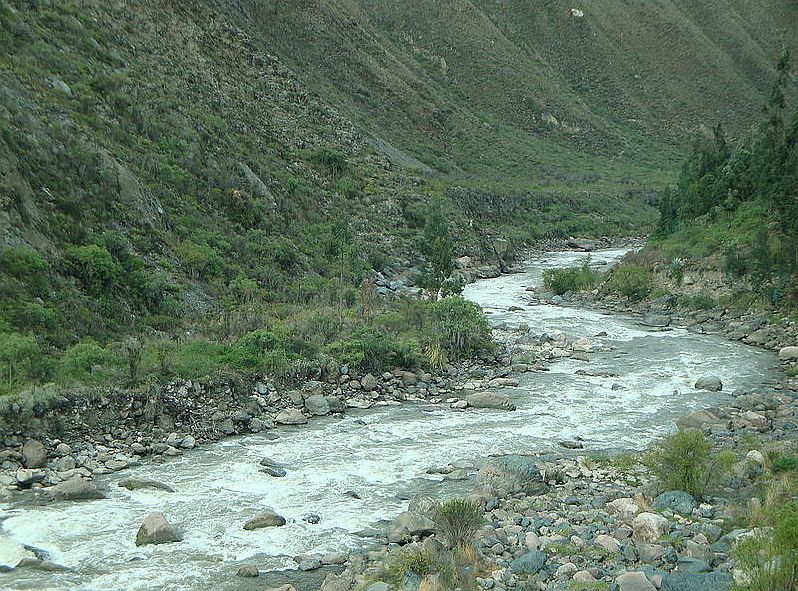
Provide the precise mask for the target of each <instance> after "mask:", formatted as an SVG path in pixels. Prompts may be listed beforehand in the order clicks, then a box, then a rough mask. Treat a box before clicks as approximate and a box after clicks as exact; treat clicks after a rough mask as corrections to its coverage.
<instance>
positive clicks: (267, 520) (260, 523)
mask: <svg viewBox="0 0 798 591" xmlns="http://www.w3.org/2000/svg"><path fill="white" fill-rule="evenodd" d="M285 523H286V522H285V517H283V516H282V515H279V514H277V513H275V512H274V511H264V512H263V513H258V514H257V515H256V516H255V517H253V518H252V519H250V520H249V521H247V522H246V523H245V524H244V529H246V530H253V529H262V528H264V527H282V526H283V525H285Z"/></svg>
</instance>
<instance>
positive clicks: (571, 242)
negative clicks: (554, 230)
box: [568, 238, 598, 252]
mask: <svg viewBox="0 0 798 591" xmlns="http://www.w3.org/2000/svg"><path fill="white" fill-rule="evenodd" d="M568 246H569V247H570V248H575V249H577V250H583V251H585V252H592V251H594V250H596V248H598V246H597V244H596V242H595V241H594V240H588V239H586V238H569V239H568Z"/></svg>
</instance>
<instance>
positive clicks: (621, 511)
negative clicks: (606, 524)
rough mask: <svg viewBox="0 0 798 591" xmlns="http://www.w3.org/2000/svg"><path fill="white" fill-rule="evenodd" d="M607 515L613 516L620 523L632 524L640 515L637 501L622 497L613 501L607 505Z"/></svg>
mask: <svg viewBox="0 0 798 591" xmlns="http://www.w3.org/2000/svg"><path fill="white" fill-rule="evenodd" d="M606 510H607V513H609V514H610V515H615V516H616V517H617V518H618V519H620V520H621V521H624V522H626V523H632V521H633V520H634V518H635V517H637V515H638V514H639V513H640V507H638V505H637V501H635V500H634V499H632V498H628V497H624V498H620V499H615V500H614V501H610V502H609V503H607V507H606Z"/></svg>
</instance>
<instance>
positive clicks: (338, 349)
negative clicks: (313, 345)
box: [326, 327, 419, 373]
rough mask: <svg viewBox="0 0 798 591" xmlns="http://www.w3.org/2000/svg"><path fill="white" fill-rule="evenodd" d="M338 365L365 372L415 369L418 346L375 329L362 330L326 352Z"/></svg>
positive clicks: (333, 345)
mask: <svg viewBox="0 0 798 591" xmlns="http://www.w3.org/2000/svg"><path fill="white" fill-rule="evenodd" d="M326 352H327V354H328V355H330V356H331V357H333V358H334V359H336V360H337V361H338V362H339V363H342V364H344V365H348V366H349V367H350V368H356V369H359V370H361V371H366V372H372V373H374V372H382V371H387V370H391V369H394V368H397V367H404V368H412V367H415V366H417V365H418V361H419V353H418V345H417V344H416V343H413V342H402V341H400V340H398V338H397V337H395V336H392V335H389V334H386V333H385V332H383V331H381V330H379V329H377V328H376V327H364V328H361V329H359V330H357V331H356V332H355V333H354V334H353V335H352V336H351V337H349V338H347V339H345V340H342V341H336V342H334V343H332V344H330V345H329V346H328V347H327V348H326Z"/></svg>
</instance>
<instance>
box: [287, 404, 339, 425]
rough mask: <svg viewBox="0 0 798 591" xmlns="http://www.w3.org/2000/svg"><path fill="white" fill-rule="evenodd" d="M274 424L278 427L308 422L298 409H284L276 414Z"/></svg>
mask: <svg viewBox="0 0 798 591" xmlns="http://www.w3.org/2000/svg"><path fill="white" fill-rule="evenodd" d="M328 408H329V406H328ZM274 422H275V423H277V424H278V425H304V424H305V423H307V422H308V420H307V418H306V417H305V415H303V414H302V411H301V410H299V409H298V408H286V409H285V410H281V411H280V412H279V413H277V416H276V417H274Z"/></svg>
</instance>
